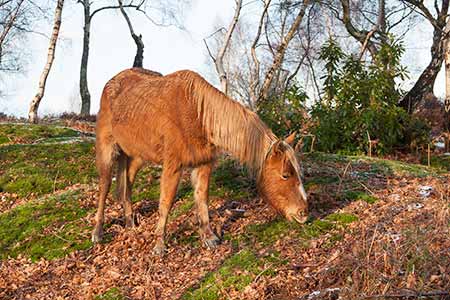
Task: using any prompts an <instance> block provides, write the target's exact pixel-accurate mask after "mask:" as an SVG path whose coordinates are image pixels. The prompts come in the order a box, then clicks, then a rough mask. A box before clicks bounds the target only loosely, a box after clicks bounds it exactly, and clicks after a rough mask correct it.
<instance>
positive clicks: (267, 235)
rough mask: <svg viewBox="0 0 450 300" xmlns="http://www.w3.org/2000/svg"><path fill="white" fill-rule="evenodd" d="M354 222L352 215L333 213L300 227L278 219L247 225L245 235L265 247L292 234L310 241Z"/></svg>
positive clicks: (354, 217)
mask: <svg viewBox="0 0 450 300" xmlns="http://www.w3.org/2000/svg"><path fill="white" fill-rule="evenodd" d="M356 220H358V217H356V216H354V215H352V214H346V213H333V214H331V215H328V216H327V217H325V218H324V219H316V220H310V221H309V222H308V223H306V224H303V225H300V224H298V223H294V222H288V221H286V220H285V219H282V218H281V217H280V218H276V219H275V220H273V221H271V222H268V223H264V224H254V225H249V227H248V230H247V235H248V237H249V238H250V239H251V240H252V241H253V242H255V243H260V244H261V245H262V246H264V247H265V246H270V245H272V244H273V243H275V241H277V240H279V239H280V238H282V237H283V236H287V235H292V234H293V235H296V236H298V237H299V238H301V239H303V240H311V239H313V238H317V237H319V236H320V235H321V234H324V233H326V232H329V231H331V230H334V229H340V228H343V227H345V226H346V225H348V224H350V223H352V222H354V221H356Z"/></svg>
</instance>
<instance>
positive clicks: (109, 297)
mask: <svg viewBox="0 0 450 300" xmlns="http://www.w3.org/2000/svg"><path fill="white" fill-rule="evenodd" d="M123 299H126V298H125V297H124V296H123V294H122V292H121V291H120V289H119V288H111V289H109V290H108V291H106V292H105V293H103V294H101V295H97V296H95V297H94V300H123Z"/></svg>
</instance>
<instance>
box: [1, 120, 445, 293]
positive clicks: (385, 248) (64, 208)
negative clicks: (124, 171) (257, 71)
mask: <svg viewBox="0 0 450 300" xmlns="http://www.w3.org/2000/svg"><path fill="white" fill-rule="evenodd" d="M71 125H73V124H71ZM75 127H76V126H75ZM76 128H78V129H80V127H79V126H78V127H76ZM83 128H88V129H89V128H92V126H84V127H83ZM302 164H303V169H304V171H305V188H306V190H307V192H308V194H309V197H310V199H309V202H310V205H311V217H310V220H309V221H308V222H307V223H306V224H304V225H298V224H294V223H288V222H287V221H285V220H284V219H282V218H281V217H279V216H276V214H275V212H274V211H273V210H272V209H271V208H270V207H269V206H268V205H267V204H265V203H264V202H262V201H261V200H260V199H259V198H258V196H257V193H256V189H255V183H254V182H253V181H252V180H251V179H248V176H247V174H246V172H245V170H244V169H243V168H241V167H240V166H238V165H237V164H236V163H235V162H234V161H232V160H231V159H230V158H228V157H224V158H222V159H221V160H220V161H219V162H218V165H217V168H216V170H215V172H214V177H213V182H212V184H211V188H210V192H211V201H210V214H211V219H212V224H213V229H214V231H215V232H216V233H217V234H218V235H219V236H220V237H221V240H222V243H221V244H220V245H219V247H218V248H216V249H213V250H208V249H205V248H204V247H203V246H202V245H201V243H200V242H199V238H198V234H197V231H196V228H197V225H196V221H195V208H194V207H193V199H192V189H191V187H190V184H189V174H188V173H189V172H186V174H185V175H184V177H183V181H182V183H181V185H180V188H179V191H178V200H177V202H176V203H175V205H174V208H173V210H172V212H171V216H170V222H169V225H168V252H167V254H166V255H165V256H164V257H155V256H153V255H152V254H151V250H152V247H153V243H154V241H153V230H154V227H155V224H156V219H157V199H158V195H159V189H158V183H159V182H158V181H159V175H160V171H161V170H160V168H158V167H156V166H148V167H146V168H145V169H144V170H143V171H142V172H141V173H140V174H139V175H138V179H137V182H136V186H135V189H134V192H133V202H134V208H135V210H136V212H137V214H138V220H139V226H138V227H136V228H135V229H125V228H124V227H123V218H122V210H121V206H120V204H119V203H117V201H116V200H115V199H114V195H113V194H114V193H111V194H110V196H109V198H108V201H107V204H108V205H107V210H106V226H105V228H106V230H105V231H106V237H105V241H104V242H102V243H101V244H99V245H93V244H92V243H91V242H90V231H91V229H92V226H93V217H94V212H95V206H96V198H97V175H96V171H95V167H94V165H95V149H94V144H93V138H92V137H91V135H85V134H83V133H80V132H79V131H77V130H73V129H71V128H66V127H63V126H60V125H23V124H0V299H209V300H213V299H338V298H339V299H370V298H374V299H375V298H376V299H383V298H384V297H382V295H389V296H392V297H391V298H397V299H401V296H402V297H403V299H406V298H407V296H411V299H412V298H414V297H412V296H415V297H416V298H418V297H419V296H423V297H422V298H421V299H448V297H450V296H449V294H448V291H450V275H449V274H450V251H449V249H450V234H449V228H450V200H449V196H450V192H449V186H448V182H449V177H450V176H449V174H448V170H449V168H450V158H449V157H448V156H439V155H437V154H436V155H433V159H432V166H431V167H426V166H423V165H420V164H412V163H404V162H400V161H394V160H386V159H380V158H368V157H364V156H341V155H333V154H324V153H306V154H304V155H303V156H302ZM112 188H114V186H113V187H112ZM408 299H410V298H408Z"/></svg>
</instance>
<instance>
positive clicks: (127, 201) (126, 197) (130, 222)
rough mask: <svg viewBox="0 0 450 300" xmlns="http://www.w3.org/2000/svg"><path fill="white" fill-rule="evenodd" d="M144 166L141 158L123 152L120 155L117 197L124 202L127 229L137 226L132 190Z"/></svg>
mask: <svg viewBox="0 0 450 300" xmlns="http://www.w3.org/2000/svg"><path fill="white" fill-rule="evenodd" d="M142 165H143V161H142V159H140V158H133V157H129V156H127V155H126V154H125V153H123V152H122V153H121V154H120V155H119V164H118V183H117V195H118V197H119V199H121V202H122V206H123V211H124V214H125V226H126V227H134V226H135V225H137V224H136V220H135V217H134V214H133V206H132V203H131V190H132V187H133V183H134V179H135V178H136V174H137V172H138V171H139V169H140V168H141V167H142Z"/></svg>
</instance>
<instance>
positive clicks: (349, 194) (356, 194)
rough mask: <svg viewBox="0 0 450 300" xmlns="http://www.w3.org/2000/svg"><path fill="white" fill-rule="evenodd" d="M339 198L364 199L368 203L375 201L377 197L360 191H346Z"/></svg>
mask: <svg viewBox="0 0 450 300" xmlns="http://www.w3.org/2000/svg"><path fill="white" fill-rule="evenodd" d="M341 198H343V199H345V200H350V201H358V200H361V201H364V202H367V203H369V204H373V203H375V202H377V200H378V199H377V198H376V197H374V196H372V195H369V194H367V193H365V192H362V191H346V192H345V193H344V194H343V195H342V196H341Z"/></svg>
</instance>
